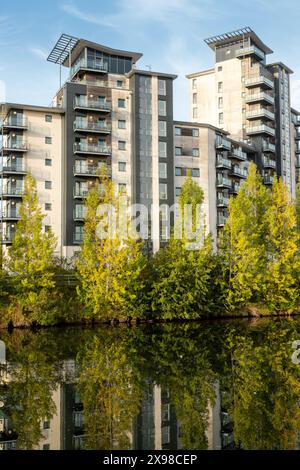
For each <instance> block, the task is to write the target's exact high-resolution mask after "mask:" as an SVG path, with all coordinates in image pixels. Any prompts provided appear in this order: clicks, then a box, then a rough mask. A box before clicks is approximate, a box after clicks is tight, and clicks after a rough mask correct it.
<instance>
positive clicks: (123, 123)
mask: <svg viewBox="0 0 300 470" xmlns="http://www.w3.org/2000/svg"><path fill="white" fill-rule="evenodd" d="M118 129H126V121H125V119H119V120H118Z"/></svg>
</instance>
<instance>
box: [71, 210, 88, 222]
mask: <svg viewBox="0 0 300 470" xmlns="http://www.w3.org/2000/svg"><path fill="white" fill-rule="evenodd" d="M85 217H86V207H82V208H80V209H76V208H75V209H74V212H73V219H74V220H84V219H85Z"/></svg>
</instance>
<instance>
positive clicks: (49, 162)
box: [45, 158, 52, 166]
mask: <svg viewBox="0 0 300 470" xmlns="http://www.w3.org/2000/svg"><path fill="white" fill-rule="evenodd" d="M45 166H52V158H45Z"/></svg>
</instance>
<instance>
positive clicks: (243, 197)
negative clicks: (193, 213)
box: [220, 163, 270, 308]
mask: <svg viewBox="0 0 300 470" xmlns="http://www.w3.org/2000/svg"><path fill="white" fill-rule="evenodd" d="M269 198H270V196H269V192H268V190H267V189H266V187H265V186H264V185H263V184H262V178H261V176H260V175H259V173H258V172H257V169H256V166H255V164H254V163H251V164H250V165H249V172H248V177H247V179H246V181H245V182H244V183H243V184H242V186H241V188H240V190H239V192H238V194H237V196H236V197H235V198H234V199H231V200H230V203H229V217H228V220H227V222H226V224H225V227H224V230H223V234H222V236H221V237H220V253H221V255H222V256H223V258H224V263H225V265H226V267H227V270H228V273H227V276H228V296H227V306H228V307H229V308H236V307H241V306H243V305H246V304H248V303H250V302H258V301H260V299H261V290H262V286H263V284H264V282H265V273H266V265H267V253H266V244H265V239H266V233H267V223H266V217H265V213H266V209H267V207H268V203H269Z"/></svg>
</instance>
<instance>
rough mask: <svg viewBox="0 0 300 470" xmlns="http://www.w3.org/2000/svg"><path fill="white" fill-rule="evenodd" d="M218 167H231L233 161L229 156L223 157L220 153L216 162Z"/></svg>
mask: <svg viewBox="0 0 300 470" xmlns="http://www.w3.org/2000/svg"><path fill="white" fill-rule="evenodd" d="M216 167H217V168H229V169H230V168H231V161H230V160H229V159H228V158H225V157H221V156H220V155H218V157H217V162H216Z"/></svg>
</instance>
